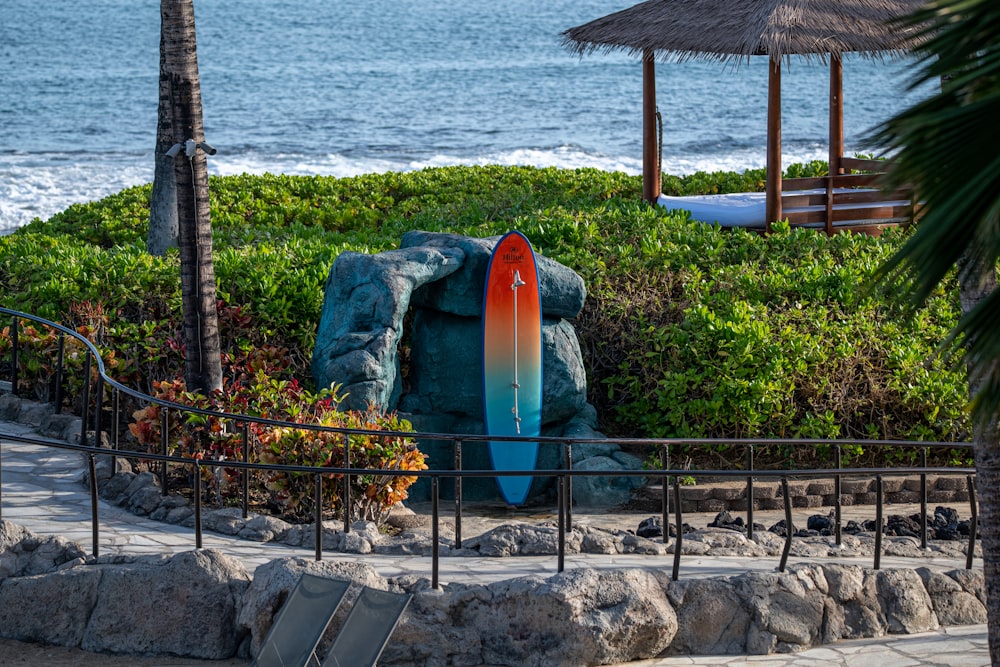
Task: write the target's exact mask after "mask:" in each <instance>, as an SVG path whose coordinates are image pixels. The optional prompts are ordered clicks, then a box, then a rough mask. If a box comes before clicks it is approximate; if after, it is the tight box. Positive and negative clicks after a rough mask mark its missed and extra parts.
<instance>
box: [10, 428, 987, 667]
mask: <svg viewBox="0 0 1000 667" xmlns="http://www.w3.org/2000/svg"><path fill="white" fill-rule="evenodd" d="M5 435H6V436H10V435H33V429H32V427H31V426H27V425H23V424H11V423H9V422H0V475H2V485H0V492H2V496H0V517H2V518H3V519H6V520H8V521H12V522H14V523H17V524H20V525H22V526H25V527H26V528H28V529H29V530H31V531H32V532H34V533H36V534H39V535H61V536H63V537H66V538H68V539H71V540H73V541H76V542H78V543H80V544H81V545H82V546H83V547H84V548H85V549H88V550H92V542H93V537H92V526H91V521H90V516H91V500H90V496H89V493H87V490H86V487H85V486H84V485H83V484H82V477H83V466H82V464H81V461H80V457H79V455H77V454H75V453H73V452H71V451H67V450H58V449H54V448H48V447H43V446H39V445H25V444H20V443H14V442H11V441H10V440H4V436H5ZM98 514H99V517H100V532H99V549H100V553H101V555H107V554H129V555H141V554H163V553H178V552H182V551H189V550H191V549H193V548H194V545H195V536H194V530H193V529H191V528H184V527H180V526H173V525H170V524H165V523H160V522H156V521H151V520H148V519H144V518H142V517H137V516H135V515H133V514H131V513H129V512H126V511H124V510H122V509H120V508H117V507H114V506H111V505H109V504H107V503H105V502H104V501H101V502H100V503H99V509H98ZM635 519H636V517H635V515H630V516H629V517H623V516H621V515H613V514H608V513H601V514H595V515H587V514H581V513H576V514H574V521H575V522H578V523H581V524H582V523H592V524H594V525H605V526H607V525H609V523H611V524H614V523H616V524H617V527H619V528H622V527H627V528H633V527H634V526H633V525H632V524H634V523H636V521H635ZM761 519H763V517H762V518H761ZM761 519H758V520H761ZM687 520H689V521H693V522H695V523H698V525H700V524H701V523H707V521H708V520H710V517H708V518H704V517H702V518H699V519H695V518H694V517H692V518H691V519H687ZM622 522H628V523H626V524H623V523H622ZM699 522H700V523H699ZM762 522H765V521H762ZM475 526H476V519H475V518H472V517H467V518H466V520H465V522H464V523H463V533H464V534H465V535H467V536H470V537H471V536H473V535H475V534H477V531H476V529H475ZM202 546H203V547H205V548H218V549H220V550H222V551H224V552H226V553H227V554H229V555H231V556H234V557H236V558H239V559H240V560H241V561H242V562H243V563H244V564H245V565H246V566H247V568H248V569H250V570H252V569H253V568H255V567H256V566H258V565H260V564H262V563H264V562H266V561H268V560H271V559H273V558H279V557H285V556H300V557H307V558H311V557H313V555H314V552H313V550H312V549H302V548H293V547H288V546H286V545H281V544H274V543H257V542H247V541H242V540H238V539H236V538H231V537H226V536H220V535H214V534H211V533H208V532H206V533H204V535H203V541H202ZM324 557H327V556H326V555H324ZM330 557H332V556H330ZM336 558H338V559H345V558H356V559H360V560H364V562H366V563H368V564H370V565H372V566H373V567H375V569H376V570H378V571H379V573H380V574H382V576H385V577H395V576H400V575H404V574H410V575H416V576H422V577H427V578H430V576H431V571H432V565H431V559H430V558H429V557H419V556H407V557H400V556H384V555H373V554H368V555H364V556H355V555H350V554H337V555H336ZM565 563H566V569H572V568H577V567H589V568H609V569H610V568H626V567H628V568H635V567H641V568H650V569H653V568H656V569H664V568H669V567H671V565H672V558H671V559H669V560H664V559H660V558H654V557H649V556H638V555H609V556H603V555H594V554H567V555H566V559H565ZM921 565H927V566H930V567H935V566H939V567H942V568H948V569H953V568H958V567H964V562H961V563H960V562H958V561H955V560H946V559H941V560H939V561H921ZM776 566H777V563H776V562H775V561H773V560H770V559H751V558H738V557H695V556H685V557H684V558H683V559H682V561H681V570H680V571H681V577H682V578H688V577H709V576H721V575H732V574H738V573H741V572H746V571H748V570H765V571H773V570H774V568H775V567H776ZM882 566H883V567H886V568H890V567H912V566H913V563H912V561H907V560H904V559H896V558H889V557H883V558H882ZM556 571H557V562H556V558H555V557H553V556H538V557H516V558H467V557H460V558H447V557H445V558H441V560H440V566H439V573H440V580H441V582H442V583H451V582H479V583H483V582H489V581H497V580H502V579H509V578H513V577H517V576H521V575H525V574H543V575H548V574H555V573H556ZM629 664H630V665H637V666H639V667H665V666H668V665H744V664H745V665H755V666H761V667H763V666H779V665H782V666H793V665H794V666H800V665H801V666H803V667H804V666H806V665H853V666H858V667H860V666H866V665H877V666H878V667H895V666H898V667H905V666H907V665H987V664H989V654H988V650H987V645H986V630H985V627H984V626H970V627H960V628H954V627H953V628H947V629H943V630H942V631H940V632H935V633H926V634H922V635H910V636H892V637H887V638H881V639H876V640H859V641H849V642H840V643H838V644H835V645H830V646H825V647H821V648H816V649H812V650H809V651H804V652H801V653H797V654H794V655H787V656H786V655H770V656H750V657H746V656H737V657H732V656H729V657H725V656H723V657H720V656H712V657H704V658H696V657H689V656H684V657H675V658H666V659H658V660H652V661H643V662H635V663H629Z"/></svg>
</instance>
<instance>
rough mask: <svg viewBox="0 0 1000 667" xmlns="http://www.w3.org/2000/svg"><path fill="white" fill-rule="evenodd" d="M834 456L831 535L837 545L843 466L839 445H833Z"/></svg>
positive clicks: (839, 541)
mask: <svg viewBox="0 0 1000 667" xmlns="http://www.w3.org/2000/svg"><path fill="white" fill-rule="evenodd" d="M834 456H836V457H837V474H835V475H834V476H833V535H834V542H835V543H836V545H837V546H838V547H839V546H840V545H841V543H842V540H841V526H840V524H841V516H840V511H841V500H840V494H841V488H842V487H841V476H840V469H841V468H842V467H843V463H842V458H841V452H840V445H837V446H835V447H834Z"/></svg>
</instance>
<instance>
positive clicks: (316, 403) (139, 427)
mask: <svg viewBox="0 0 1000 667" xmlns="http://www.w3.org/2000/svg"><path fill="white" fill-rule="evenodd" d="M280 357H281V354H280V350H257V351H254V352H252V353H250V354H249V355H248V356H247V358H245V359H243V360H242V363H240V364H238V367H239V368H242V369H243V371H241V372H235V373H230V374H229V376H230V377H231V378H232V379H231V380H230V381H228V382H227V383H226V386H225V387H224V388H223V390H222V391H221V392H218V393H216V394H215V395H213V396H210V397H206V396H202V395H200V394H196V393H192V392H188V391H186V390H185V387H184V382H183V380H179V379H178V380H172V381H163V382H155V383H153V386H154V396H155V397H156V398H162V399H164V400H168V401H172V402H177V403H182V404H185V405H190V406H192V407H198V408H204V409H210V410H215V411H221V412H229V413H231V414H243V415H252V416H258V417H266V418H269V419H273V420H276V421H282V422H286V424H287V425H284V426H271V425H268V424H258V423H252V424H249V426H248V429H247V434H248V446H249V450H250V451H249V457H248V460H249V461H251V462H257V463H274V464H281V465H294V466H307V467H314V468H317V469H319V470H322V469H323V468H345V467H347V468H350V469H367V470H380V471H400V472H406V471H416V470H426V469H427V466H426V464H425V456H424V454H423V453H422V452H420V450H419V449H417V447H416V444H415V443H414V441H413V440H411V439H409V438H405V437H402V436H400V435H398V434H399V433H401V432H406V431H409V430H411V426H410V424H409V423H408V422H407V421H405V420H402V419H400V418H399V417H398V415H396V414H394V413H388V414H386V413H381V412H378V411H376V410H371V409H370V410H367V411H364V412H357V411H340V410H339V407H340V402H341V401H342V397H339V396H337V395H336V393H335V391H324V392H320V393H319V394H314V393H312V392H309V391H307V390H305V389H304V388H302V387H301V385H300V384H299V383H298V382H297V381H296V380H294V379H278V378H276V377H274V376H272V375H269V374H268V370H274V363H275V361H276V360H277V359H279V358H280ZM232 368H233V367H232V366H231V367H230V370H232ZM279 376H280V373H279ZM161 410H162V408H161V407H160V406H158V405H149V406H146V407H144V408H142V409H140V410H136V411H135V412H134V413H133V420H134V421H133V423H132V424H130V425H129V430H130V431H131V433H132V435H133V436H135V438H136V440H137V441H138V442H139V444H140V445H143V446H145V447H146V448H147V450H148V451H160V448H161V447H162V427H163V420H162V413H161ZM292 424H303V425H306V424H308V425H313V426H320V427H327V428H331V429H350V430H357V431H365V433H351V434H345V433H343V432H340V431H333V430H317V429H312V428H297V427H295V426H293V425H292ZM167 428H168V432H167V442H168V452H169V453H171V454H176V455H180V456H184V457H190V458H197V459H200V460H202V461H206V462H207V461H219V462H220V463H221V462H222V461H226V460H234V459H241V458H242V432H241V431H242V429H241V428H239V427H238V426H237V425H236V424H235V423H233V420H227V419H223V418H219V417H215V416H205V415H199V414H195V413H185V414H184V415H183V416H181V415H177V414H174V415H173V416H172V418H170V419H168V420H167ZM383 433H384V434H383ZM345 444H346V449H347V450H348V451H349V461H348V464H349V465H347V466H345V460H344V453H345ZM239 474H240V471H239V470H238V469H236V468H231V467H230V468H226V467H225V466H222V465H220V466H203V467H202V478H203V481H204V482H205V483H206V487H205V488H206V489H208V492H209V493H214V494H215V496H216V497H217V498H218V499H219V501H220V502H225V501H227V500H230V501H232V500H234V499H235V498H236V496H237V489H238V486H237V484H236V482H237V481H238V479H239ZM322 478H323V484H322V496H321V502H322V505H323V509H322V512H323V514H324V515H325V516H334V515H336V516H342V513H343V511H344V493H343V490H344V484H343V476H342V475H341V474H338V473H323V474H322ZM416 480H417V477H416V476H415V475H394V474H391V473H387V472H386V473H383V474H359V475H351V476H350V483H349V488H350V505H349V507H348V510H349V512H350V517H351V519H352V520H367V521H374V522H376V523H379V524H381V523H382V522H383V521H384V520H385V518H386V517H387V516H388V513H389V510H390V509H391V508H392V506H393V505H395V504H396V503H398V502H400V501H402V500H404V499H406V497H407V489H408V488H409V487H410V486H411V485H413V483H414V482H416ZM315 481H316V476H315V474H313V473H305V472H296V473H286V472H281V471H259V472H258V471H255V472H254V473H253V474H252V475H251V493H252V495H253V496H254V498H255V499H256V500H257V502H259V503H260V504H263V505H265V506H266V508H267V509H269V510H271V511H273V512H275V513H277V514H280V515H281V516H283V517H285V518H288V519H290V520H298V521H308V520H310V519H311V518H312V517H313V516H315V514H314V513H315V509H316V508H315V502H316V501H315V488H316V485H315Z"/></svg>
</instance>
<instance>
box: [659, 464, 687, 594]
mask: <svg viewBox="0 0 1000 667" xmlns="http://www.w3.org/2000/svg"><path fill="white" fill-rule="evenodd" d="M664 491H666V490H665V489H664ZM674 515H675V517H676V520H677V527H676V530H677V535H676V536H675V537H674V569H673V572H671V574H670V576H671V579H673V580H674V581H677V578H678V577H679V576H680V571H681V546H682V545H683V544H684V523H683V520H682V517H681V479H680V477H677V476H676V475H675V476H674ZM663 532H664V534H666V533H669V532H670V528H669V527H668V526H667V525H666V524H664V526H663Z"/></svg>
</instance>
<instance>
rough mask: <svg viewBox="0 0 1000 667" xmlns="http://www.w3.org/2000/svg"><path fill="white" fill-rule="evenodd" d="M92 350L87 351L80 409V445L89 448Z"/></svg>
mask: <svg viewBox="0 0 1000 667" xmlns="http://www.w3.org/2000/svg"><path fill="white" fill-rule="evenodd" d="M92 356H93V355H91V353H90V350H87V355H86V362H85V363H84V365H83V405H82V407H81V408H80V420H81V422H82V423H81V425H80V444H81V445H83V446H84V447H86V446H87V431H89V430H90V416H89V415H90V363H91V357H92Z"/></svg>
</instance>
